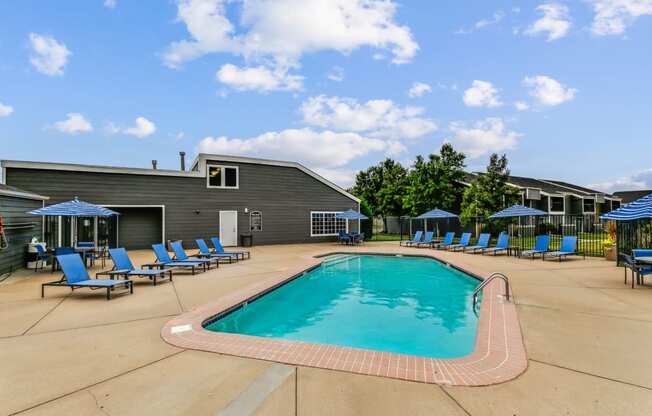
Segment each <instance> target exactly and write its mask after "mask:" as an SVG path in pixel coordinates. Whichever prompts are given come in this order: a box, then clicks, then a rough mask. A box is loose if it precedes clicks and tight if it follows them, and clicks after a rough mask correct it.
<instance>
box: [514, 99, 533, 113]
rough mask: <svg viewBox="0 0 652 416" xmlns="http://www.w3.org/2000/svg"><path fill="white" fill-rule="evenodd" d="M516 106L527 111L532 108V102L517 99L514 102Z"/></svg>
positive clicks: (519, 109)
mask: <svg viewBox="0 0 652 416" xmlns="http://www.w3.org/2000/svg"><path fill="white" fill-rule="evenodd" d="M514 107H516V109H517V110H518V111H527V110H529V109H530V104H528V103H526V102H525V101H517V102H515V103H514Z"/></svg>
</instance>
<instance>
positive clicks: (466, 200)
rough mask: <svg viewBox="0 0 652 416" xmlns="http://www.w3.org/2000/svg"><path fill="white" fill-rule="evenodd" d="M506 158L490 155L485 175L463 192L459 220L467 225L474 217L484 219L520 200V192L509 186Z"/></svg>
mask: <svg viewBox="0 0 652 416" xmlns="http://www.w3.org/2000/svg"><path fill="white" fill-rule="evenodd" d="M507 163H508V162H507V156H505V155H502V156H501V157H498V155H497V154H495V153H494V154H492V155H491V158H490V159H489V165H488V166H487V171H486V172H485V173H481V174H479V175H478V176H477V177H476V178H475V180H474V181H473V182H472V183H471V185H470V186H469V187H468V188H466V191H464V197H463V199H462V214H461V215H460V218H461V220H462V222H463V223H464V224H468V223H469V222H471V221H473V219H474V218H476V217H482V218H486V217H488V216H489V215H491V214H494V213H495V212H497V211H500V210H502V209H505V208H507V207H509V206H511V205H513V204H515V203H517V202H518V201H519V200H520V199H521V196H520V192H519V191H518V190H517V189H516V188H514V187H512V186H509V185H508V183H507V181H508V179H509V169H508V168H507Z"/></svg>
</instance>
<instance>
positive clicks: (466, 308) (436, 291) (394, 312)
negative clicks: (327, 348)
mask: <svg viewBox="0 0 652 416" xmlns="http://www.w3.org/2000/svg"><path fill="white" fill-rule="evenodd" d="M478 284H479V282H478V281H477V280H476V279H474V278H472V277H470V276H468V275H466V274H464V273H462V272H460V271H457V270H455V269H453V268H450V267H448V266H447V265H445V264H442V263H440V262H438V261H436V260H432V259H427V258H422V257H395V256H371V255H363V256H344V257H342V256H340V257H339V258H333V259H332V260H326V261H325V262H324V263H323V264H322V265H321V266H320V267H317V268H316V269H313V270H311V271H309V272H307V273H305V274H304V275H303V276H301V277H298V278H296V279H294V280H292V281H291V282H289V283H287V284H285V285H283V286H281V287H279V288H277V289H275V290H273V291H271V292H269V293H267V294H266V295H264V296H261V297H260V298H258V299H256V300H254V301H252V302H250V303H249V304H247V305H246V306H243V307H241V308H239V309H236V310H235V311H233V312H232V313H230V314H228V315H226V316H224V317H222V318H220V319H219V320H217V321H215V322H212V323H210V324H208V325H207V326H206V329H208V330H210V331H218V332H229V333H238V334H246V335H255V336H259V337H271V338H283V339H288V340H294V341H304V342H311V343H321V344H334V345H339V346H347V347H355V348H366V349H371V350H378V351H388V352H396V353H401V354H412V355H419V356H424V357H436V358H453V357H462V356H464V355H467V354H469V353H471V352H472V351H473V347H474V344H475V334H476V327H477V317H476V315H475V313H474V312H473V307H472V301H471V296H472V293H473V289H475V287H476V286H477V285H478Z"/></svg>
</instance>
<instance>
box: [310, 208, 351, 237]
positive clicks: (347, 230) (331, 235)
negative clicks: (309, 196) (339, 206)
mask: <svg viewBox="0 0 652 416" xmlns="http://www.w3.org/2000/svg"><path fill="white" fill-rule="evenodd" d="M342 212H343V211H310V237H335V236H338V235H339V234H338V233H334V234H314V233H313V232H312V229H313V227H312V219H313V218H312V216H313V214H341V213H342ZM342 221H344V222H345V223H344V224H345V232H347V233H348V232H349V222H348V221H347V220H342Z"/></svg>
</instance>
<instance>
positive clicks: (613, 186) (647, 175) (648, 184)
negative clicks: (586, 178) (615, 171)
mask: <svg viewBox="0 0 652 416" xmlns="http://www.w3.org/2000/svg"><path fill="white" fill-rule="evenodd" d="M589 187H590V188H593V189H598V190H600V191H603V192H608V193H611V192H615V191H637V190H643V189H652V168H651V169H645V170H642V171H640V172H638V173H636V174H634V175H631V176H623V177H621V178H618V179H615V180H613V181H608V182H602V183H595V184H591V185H589Z"/></svg>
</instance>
